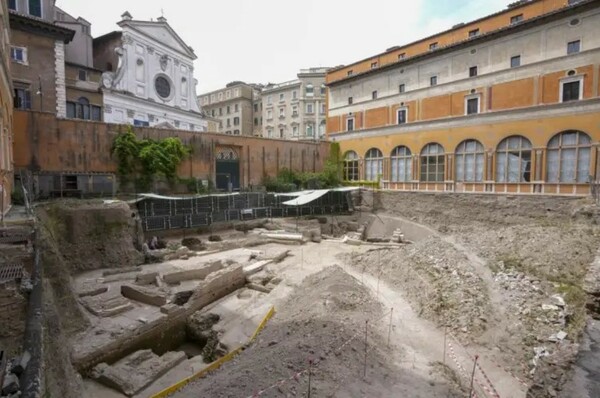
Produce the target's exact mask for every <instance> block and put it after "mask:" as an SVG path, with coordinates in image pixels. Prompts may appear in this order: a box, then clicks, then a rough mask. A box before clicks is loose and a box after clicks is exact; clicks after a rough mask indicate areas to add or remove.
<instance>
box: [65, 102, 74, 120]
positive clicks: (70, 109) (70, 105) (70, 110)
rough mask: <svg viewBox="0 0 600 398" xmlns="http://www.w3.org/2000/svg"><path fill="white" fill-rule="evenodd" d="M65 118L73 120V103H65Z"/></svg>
mask: <svg viewBox="0 0 600 398" xmlns="http://www.w3.org/2000/svg"><path fill="white" fill-rule="evenodd" d="M67 117H68V118H69V119H75V103H74V102H67Z"/></svg>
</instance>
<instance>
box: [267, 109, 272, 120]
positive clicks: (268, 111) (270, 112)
mask: <svg viewBox="0 0 600 398" xmlns="http://www.w3.org/2000/svg"><path fill="white" fill-rule="evenodd" d="M271 119H273V111H272V110H270V109H269V110H267V120H271Z"/></svg>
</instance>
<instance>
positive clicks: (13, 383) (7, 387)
mask: <svg viewBox="0 0 600 398" xmlns="http://www.w3.org/2000/svg"><path fill="white" fill-rule="evenodd" d="M19 388H20V386H19V378H18V377H17V375H15V374H13V373H9V374H7V375H6V377H5V378H4V382H3V383H2V395H10V394H14V393H16V392H17V391H19Z"/></svg>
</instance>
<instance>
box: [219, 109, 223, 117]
mask: <svg viewBox="0 0 600 398" xmlns="http://www.w3.org/2000/svg"><path fill="white" fill-rule="evenodd" d="M219 116H223V108H219Z"/></svg>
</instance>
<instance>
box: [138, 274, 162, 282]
mask: <svg viewBox="0 0 600 398" xmlns="http://www.w3.org/2000/svg"><path fill="white" fill-rule="evenodd" d="M159 276H160V275H159V274H158V272H145V273H142V274H138V275H137V276H136V277H135V283H137V284H138V285H152V284H154V283H155V282H156V278H157V277H159Z"/></svg>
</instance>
